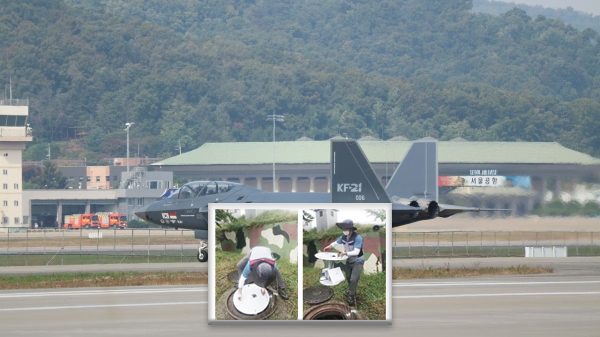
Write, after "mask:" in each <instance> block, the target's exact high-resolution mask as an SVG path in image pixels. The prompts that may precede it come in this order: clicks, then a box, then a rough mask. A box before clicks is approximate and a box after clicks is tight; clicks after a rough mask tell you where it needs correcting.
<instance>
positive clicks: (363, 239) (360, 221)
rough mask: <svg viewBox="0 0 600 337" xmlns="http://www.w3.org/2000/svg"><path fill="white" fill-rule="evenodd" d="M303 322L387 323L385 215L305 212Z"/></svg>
mask: <svg viewBox="0 0 600 337" xmlns="http://www.w3.org/2000/svg"><path fill="white" fill-rule="evenodd" d="M302 212H303V217H302V218H303V246H304V247H303V248H304V254H303V256H304V258H303V263H302V268H303V287H304V288H303V319H304V320H386V317H387V315H386V313H387V302H386V294H387V276H386V270H385V269H386V268H385V255H386V242H387V241H386V210H385V209H366V210H338V209H307V210H303V211H302Z"/></svg>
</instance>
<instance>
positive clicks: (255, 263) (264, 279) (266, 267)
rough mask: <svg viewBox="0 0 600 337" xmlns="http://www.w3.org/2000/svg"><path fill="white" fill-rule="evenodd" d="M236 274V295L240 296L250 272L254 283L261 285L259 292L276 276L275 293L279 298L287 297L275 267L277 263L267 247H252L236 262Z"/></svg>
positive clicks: (263, 292)
mask: <svg viewBox="0 0 600 337" xmlns="http://www.w3.org/2000/svg"><path fill="white" fill-rule="evenodd" d="M237 269H238V275H240V279H239V282H238V296H240V297H241V296H242V287H243V286H244V284H245V283H246V279H248V277H249V276H250V274H252V278H253V279H254V284H256V285H257V286H259V287H261V288H262V289H261V293H262V294H263V295H264V294H265V292H266V288H267V287H268V286H269V285H270V284H271V282H273V281H274V280H275V278H277V293H278V294H279V296H281V298H283V299H284V300H287V299H288V298H289V297H288V295H287V292H286V290H285V283H284V282H283V277H282V276H281V273H280V272H279V270H278V269H277V264H276V263H275V259H274V258H273V255H272V253H271V250H270V249H269V248H268V247H263V246H256V247H254V248H252V250H251V251H250V253H248V254H247V255H246V256H244V258H242V259H241V260H240V262H238V264H237Z"/></svg>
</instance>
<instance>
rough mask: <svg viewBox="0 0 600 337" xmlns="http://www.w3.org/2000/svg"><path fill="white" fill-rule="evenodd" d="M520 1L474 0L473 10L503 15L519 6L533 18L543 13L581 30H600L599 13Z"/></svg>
mask: <svg viewBox="0 0 600 337" xmlns="http://www.w3.org/2000/svg"><path fill="white" fill-rule="evenodd" d="M590 1H592V0H590ZM518 2H519V1H518V0H515V1H514V2H503V1H493V0H473V9H472V11H473V12H475V13H488V14H493V15H502V14H503V13H506V12H508V11H510V10H511V9H513V8H515V7H517V8H520V9H522V10H524V11H525V12H526V13H527V15H529V16H531V17H532V18H536V17H537V16H538V15H543V16H545V17H547V18H549V19H561V20H563V21H564V22H565V23H566V24H569V25H572V26H573V27H575V28H577V29H579V30H585V29H587V28H591V29H593V30H595V31H600V16H599V15H593V14H589V13H584V12H582V11H578V10H575V9H573V7H567V8H565V9H553V8H546V7H542V6H528V5H525V4H521V3H518Z"/></svg>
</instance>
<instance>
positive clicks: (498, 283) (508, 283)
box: [392, 281, 600, 287]
mask: <svg viewBox="0 0 600 337" xmlns="http://www.w3.org/2000/svg"><path fill="white" fill-rule="evenodd" d="M594 283H600V281H548V282H538V281H534V282H446V283H442V282H440V283H394V284H392V287H437V286H490V285H503V286H504V285H540V284H548V285H550V284H594Z"/></svg>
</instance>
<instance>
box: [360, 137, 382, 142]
mask: <svg viewBox="0 0 600 337" xmlns="http://www.w3.org/2000/svg"><path fill="white" fill-rule="evenodd" d="M358 140H360V141H379V140H381V139H379V138H377V137H373V136H364V137H362V138H359V139H358Z"/></svg>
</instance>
